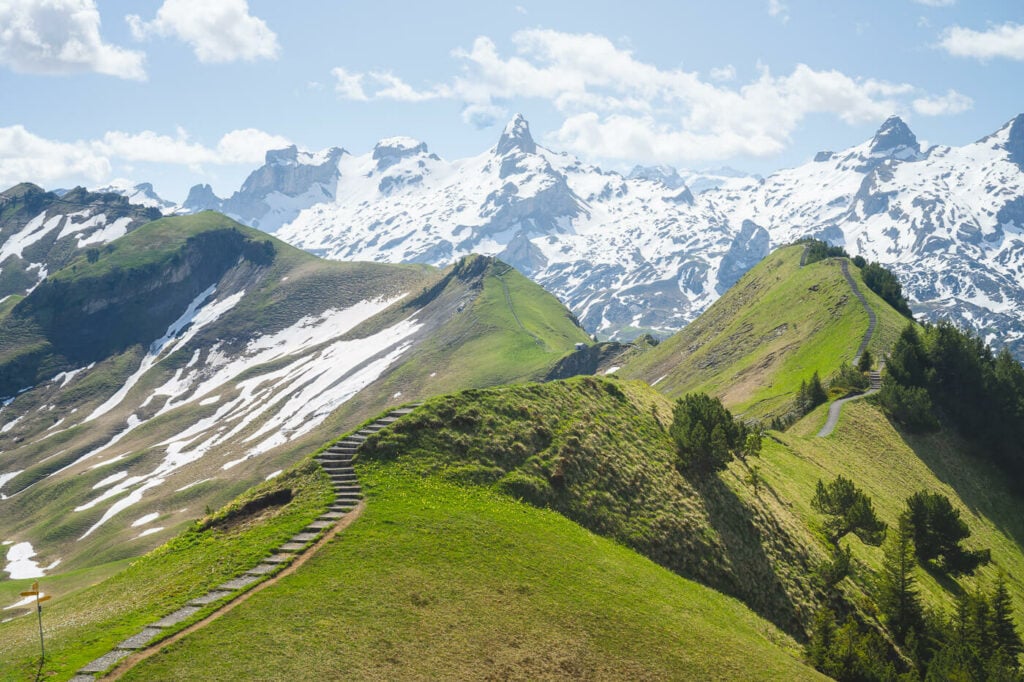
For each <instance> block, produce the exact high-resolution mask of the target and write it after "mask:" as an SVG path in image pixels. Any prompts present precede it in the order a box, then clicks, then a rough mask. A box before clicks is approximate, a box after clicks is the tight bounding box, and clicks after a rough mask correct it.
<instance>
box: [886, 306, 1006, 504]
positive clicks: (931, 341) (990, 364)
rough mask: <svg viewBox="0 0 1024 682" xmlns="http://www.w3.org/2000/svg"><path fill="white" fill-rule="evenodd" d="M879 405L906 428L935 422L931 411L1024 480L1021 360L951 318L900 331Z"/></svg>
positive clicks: (915, 428)
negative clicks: (963, 328)
mask: <svg viewBox="0 0 1024 682" xmlns="http://www.w3.org/2000/svg"><path fill="white" fill-rule="evenodd" d="M879 402H880V404H881V405H882V407H883V409H885V411H886V412H887V413H888V414H889V416H890V417H892V418H893V419H894V420H895V421H898V422H900V423H901V424H903V425H904V426H905V427H906V428H908V429H910V430H928V429H931V428H935V427H937V426H938V420H937V419H936V416H935V414H936V412H939V413H941V414H942V416H943V420H944V421H945V422H947V423H949V424H951V425H953V426H954V427H955V428H956V429H957V430H958V431H959V432H960V433H961V434H963V435H964V436H965V437H966V438H968V439H970V440H971V441H973V442H975V443H977V444H978V445H979V446H980V447H979V448H978V451H979V452H980V453H982V455H983V456H985V457H987V458H989V459H991V460H992V461H993V462H994V463H995V464H996V465H998V466H999V467H1001V468H1002V469H1003V470H1004V471H1005V472H1006V473H1008V474H1009V475H1010V476H1011V478H1012V480H1013V481H1014V482H1015V484H1016V485H1017V486H1020V485H1022V484H1024V367H1021V365H1020V363H1018V362H1017V361H1016V360H1015V359H1014V358H1013V356H1011V355H1010V353H1009V351H1007V350H1005V349H1004V350H1002V351H1000V352H999V353H994V352H993V351H992V349H991V348H990V347H989V346H987V345H986V344H985V342H984V341H982V340H981V339H980V338H978V337H977V336H974V335H972V334H968V333H965V332H962V331H960V330H959V329H957V328H956V327H954V326H953V325H952V324H949V323H947V322H940V323H938V324H935V325H925V326H924V327H923V328H922V330H921V331H920V332H919V331H918V329H917V327H916V326H915V325H913V324H910V325H907V327H906V328H905V329H904V330H903V331H902V332H901V334H900V336H899V338H898V339H897V341H896V343H895V344H894V346H893V349H892V352H891V354H890V356H889V360H888V363H887V375H886V377H885V380H884V381H883V384H882V391H881V393H880V394H879Z"/></svg>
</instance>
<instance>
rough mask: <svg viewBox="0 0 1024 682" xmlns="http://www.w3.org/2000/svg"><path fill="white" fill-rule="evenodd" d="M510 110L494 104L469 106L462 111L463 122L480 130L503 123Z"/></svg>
mask: <svg viewBox="0 0 1024 682" xmlns="http://www.w3.org/2000/svg"><path fill="white" fill-rule="evenodd" d="M507 117H508V110H507V109H505V108H504V107H499V106H497V105H494V104H468V105H466V107H465V108H464V109H463V110H462V120H463V121H464V122H465V123H468V124H469V125H471V126H473V127H474V128H476V129H478V130H480V129H483V128H490V127H491V126H493V125H495V124H497V123H500V122H502V121H503V120H504V119H506V118H507Z"/></svg>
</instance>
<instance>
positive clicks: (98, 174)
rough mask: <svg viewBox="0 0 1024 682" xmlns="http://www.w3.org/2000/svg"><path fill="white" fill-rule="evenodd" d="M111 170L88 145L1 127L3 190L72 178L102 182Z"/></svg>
mask: <svg viewBox="0 0 1024 682" xmlns="http://www.w3.org/2000/svg"><path fill="white" fill-rule="evenodd" d="M110 171H111V165H110V160H109V159H107V158H106V157H104V156H102V155H101V154H97V153H96V151H95V150H94V149H92V147H91V146H90V145H89V144H88V143H86V142H57V141H54V140H47V139H45V138H42V137H39V136H38V135H34V134H32V133H30V132H29V131H28V130H26V129H25V127H24V126H21V125H14V126H8V127H5V128H0V187H4V188H6V187H8V186H10V185H13V184H15V183H18V182H26V181H28V182H36V183H40V184H50V183H53V182H55V181H57V180H61V179H64V178H67V177H70V176H78V177H82V178H85V179H87V180H90V181H93V182H98V181H100V180H102V179H104V178H106V177H108V176H109V175H110Z"/></svg>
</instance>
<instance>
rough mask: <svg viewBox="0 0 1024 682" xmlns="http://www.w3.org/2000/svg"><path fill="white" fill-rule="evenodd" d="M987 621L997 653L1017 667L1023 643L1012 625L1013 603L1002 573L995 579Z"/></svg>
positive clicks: (1023, 649)
mask: <svg viewBox="0 0 1024 682" xmlns="http://www.w3.org/2000/svg"><path fill="white" fill-rule="evenodd" d="M989 621H990V623H991V632H992V640H993V644H994V647H995V649H996V650H997V651H1002V652H1003V653H1004V654H1005V657H1006V659H1007V660H1009V661H1012V664H1013V667H1015V668H1016V667H1017V660H1018V657H1019V656H1020V654H1021V652H1022V651H1024V643H1022V642H1021V638H1020V634H1018V632H1017V628H1016V626H1015V625H1014V623H1013V603H1012V601H1011V600H1010V592H1009V590H1007V589H1006V578H1005V576H1003V574H1002V572H1000V573H999V576H998V577H997V578H996V584H995V586H994V587H993V588H992V597H991V599H990V601H989Z"/></svg>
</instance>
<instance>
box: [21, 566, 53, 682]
mask: <svg viewBox="0 0 1024 682" xmlns="http://www.w3.org/2000/svg"><path fill="white" fill-rule="evenodd" d="M21 596H22V597H35V598H36V614H37V615H38V617H39V653H40V657H39V673H40V674H42V672H43V661H45V660H46V644H45V643H44V642H43V602H44V601H49V600H50V599H52V596H51V595H49V594H44V595H42V596H40V594H39V583H38V582H34V583H32V589H31V590H28V591H26V592H22V593H21ZM38 677H39V675H36V678H37V679H38Z"/></svg>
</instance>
